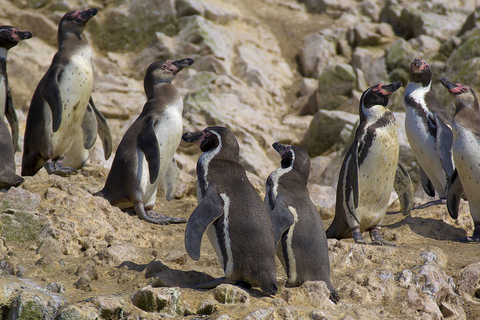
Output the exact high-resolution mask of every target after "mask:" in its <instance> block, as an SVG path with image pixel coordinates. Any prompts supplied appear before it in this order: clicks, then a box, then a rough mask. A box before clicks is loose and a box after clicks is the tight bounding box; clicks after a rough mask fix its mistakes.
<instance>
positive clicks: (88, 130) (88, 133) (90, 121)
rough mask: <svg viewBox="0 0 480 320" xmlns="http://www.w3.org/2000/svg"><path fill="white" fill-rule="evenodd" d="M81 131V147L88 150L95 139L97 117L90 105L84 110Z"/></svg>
mask: <svg viewBox="0 0 480 320" xmlns="http://www.w3.org/2000/svg"><path fill="white" fill-rule="evenodd" d="M82 132H83V147H84V148H85V149H87V150H90V149H91V148H92V147H93V145H94V144H95V141H97V119H96V118H95V114H94V112H93V109H92V107H90V105H88V106H87V110H85V115H84V116H83V120H82Z"/></svg>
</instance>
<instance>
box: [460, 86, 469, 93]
mask: <svg viewBox="0 0 480 320" xmlns="http://www.w3.org/2000/svg"><path fill="white" fill-rule="evenodd" d="M460 91H462V92H468V88H467V87H462V88H461V89H460Z"/></svg>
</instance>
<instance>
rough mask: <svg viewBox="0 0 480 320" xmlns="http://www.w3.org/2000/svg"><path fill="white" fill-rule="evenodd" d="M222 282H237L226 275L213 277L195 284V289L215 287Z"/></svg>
mask: <svg viewBox="0 0 480 320" xmlns="http://www.w3.org/2000/svg"><path fill="white" fill-rule="evenodd" d="M221 284H235V283H234V282H233V281H230V280H227V279H226V278H225V277H222V278H217V279H213V280H210V281H207V282H202V283H198V284H196V285H194V286H193V287H192V288H193V289H213V288H216V287H218V286H219V285H221Z"/></svg>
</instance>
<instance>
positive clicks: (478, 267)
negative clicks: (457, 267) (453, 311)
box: [458, 262, 480, 304]
mask: <svg viewBox="0 0 480 320" xmlns="http://www.w3.org/2000/svg"><path fill="white" fill-rule="evenodd" d="M458 294H460V295H461V296H462V297H464V298H466V299H468V300H469V301H474V302H475V303H476V304H479V302H478V299H480V262H477V263H472V264H469V265H468V266H466V267H465V268H463V269H462V271H461V272H460V277H459V279H458Z"/></svg>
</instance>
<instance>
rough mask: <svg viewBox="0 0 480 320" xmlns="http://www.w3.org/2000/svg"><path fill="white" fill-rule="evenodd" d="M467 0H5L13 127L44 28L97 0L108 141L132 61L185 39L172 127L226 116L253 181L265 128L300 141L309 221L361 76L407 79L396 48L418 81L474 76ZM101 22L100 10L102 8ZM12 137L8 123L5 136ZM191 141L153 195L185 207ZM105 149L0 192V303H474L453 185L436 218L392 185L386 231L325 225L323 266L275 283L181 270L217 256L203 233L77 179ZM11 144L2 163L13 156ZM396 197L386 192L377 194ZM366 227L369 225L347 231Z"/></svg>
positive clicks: (440, 309)
mask: <svg viewBox="0 0 480 320" xmlns="http://www.w3.org/2000/svg"><path fill="white" fill-rule="evenodd" d="M476 5H478V4H477V3H476V2H475V1H469V0H464V1H461V0H457V1H449V2H442V1H431V2H421V3H417V2H416V1H393V0H392V1H387V2H386V3H384V2H383V1H373V0H366V1H353V0H351V1H342V2H341V3H337V1H327V0H322V1H308V0H305V1H303V2H296V1H293V0H292V1H277V0H265V1H257V0H244V1H233V0H232V1H230V0H227V1H217V0H205V1H196V0H176V1H171V0H164V1H135V0H124V1H117V0H101V1H83V0H77V1H68V2H65V1H52V0H37V1H23V0H9V1H2V2H1V3H0V21H1V24H10V25H14V26H17V27H19V28H20V29H21V30H29V31H32V32H33V34H34V38H32V39H30V40H27V41H24V42H22V43H20V44H19V45H18V46H17V47H15V48H13V49H12V50H11V51H10V53H9V58H8V73H9V80H10V87H11V89H12V93H13V97H14V103H15V106H16V109H17V110H18V111H17V112H18V117H19V119H20V127H21V131H22V132H23V130H24V125H25V118H26V114H27V111H28V106H29V103H30V99H31V96H32V94H33V90H34V89H35V87H36V85H37V83H38V81H39V80H40V78H41V77H42V75H43V73H44V72H45V70H46V69H47V68H48V66H49V64H50V62H51V58H52V56H53V54H54V53H55V51H56V48H55V46H56V28H57V24H58V21H59V19H60V18H61V17H62V15H63V14H64V13H65V12H67V11H69V10H72V9H76V8H86V7H91V6H96V7H98V8H99V13H98V14H97V16H96V17H95V18H94V19H92V21H91V22H89V26H88V27H87V34H88V36H89V39H90V42H91V43H92V46H93V47H94V50H95V57H94V65H95V87H94V92H93V98H94V100H95V102H96V105H97V107H98V108H99V109H100V110H101V111H102V112H103V113H104V114H105V116H106V117H107V120H108V123H109V125H110V127H111V130H112V134H113V139H114V150H115V148H116V146H117V145H118V143H119V141H120V139H121V137H122V135H123V133H124V132H125V130H126V129H127V128H128V126H129V125H130V124H131V123H132V121H133V120H134V119H135V117H136V116H137V115H138V114H139V113H140V111H141V107H142V106H143V104H144V102H145V97H144V93H143V85H142V77H143V72H144V71H145V69H146V67H147V66H148V64H150V63H151V62H152V61H155V60H157V59H161V58H167V57H168V58H183V57H192V58H194V59H195V64H194V65H193V66H192V67H190V68H188V69H186V70H184V71H182V73H180V74H179V76H178V77H177V79H176V80H175V85H176V86H177V88H178V89H179V90H180V92H181V94H182V95H183V96H184V101H185V108H184V127H185V131H193V130H195V131H196V130H201V129H203V128H204V127H205V126H208V125H224V126H228V127H229V128H231V129H232V131H233V132H234V133H235V135H236V136H237V138H238V140H239V142H240V148H241V161H242V164H243V165H244V166H245V168H246V169H247V172H248V175H249V178H250V179H251V181H252V183H253V184H254V186H255V187H256V188H257V190H258V191H259V193H260V194H261V195H262V196H263V195H264V181H265V179H266V178H267V176H268V174H269V173H270V172H271V171H272V170H274V169H275V168H276V167H277V166H278V165H279V160H280V159H279V157H278V154H277V153H276V152H275V151H274V150H273V149H272V148H271V147H270V145H271V144H272V143H273V142H275V141H281V142H283V143H292V144H296V145H302V146H303V147H304V148H305V149H307V150H308V151H309V154H310V156H311V157H312V172H311V177H310V181H309V189H310V192H311V196H312V199H313V201H314V202H315V204H316V205H318V207H319V210H320V214H321V216H322V219H324V223H325V227H328V225H329V224H330V223H331V220H332V217H333V211H332V206H333V205H334V203H335V185H336V176H337V175H338V170H339V164H340V163H341V161H342V157H343V155H342V152H343V149H344V147H345V145H346V144H347V143H348V140H349V136H350V134H351V132H352V130H353V128H354V126H355V122H356V121H357V119H358V116H357V115H356V113H357V108H358V98H359V96H360V94H361V92H362V91H363V90H364V89H365V88H367V87H368V86H370V85H373V84H376V83H378V82H393V81H396V80H401V81H402V82H403V83H404V84H406V83H407V81H408V75H407V70H408V67H409V64H410V62H411V61H412V60H413V58H421V59H425V60H427V61H428V62H429V63H430V65H431V67H432V70H433V71H434V74H435V77H436V78H435V80H434V81H435V82H434V85H433V87H434V90H435V92H436V93H437V95H438V96H439V98H440V100H441V101H442V102H444V104H445V108H447V110H449V111H450V112H451V111H452V110H453V107H452V104H451V102H450V100H449V97H448V96H447V94H446V92H444V91H445V90H444V89H443V88H442V87H441V85H440V84H439V83H438V82H437V81H436V79H437V78H438V77H439V76H441V75H443V76H447V77H448V78H449V79H450V80H451V81H452V82H453V81H455V82H457V81H460V82H463V83H466V84H468V85H470V86H472V87H474V88H475V89H477V90H478V89H479V88H480V83H479V82H478V81H479V80H478V79H480V78H479V77H478V71H477V70H478V68H476V65H477V64H478V58H477V57H478V56H480V37H479V36H478V35H479V34H480V31H478V30H479V28H478V24H477V17H478V11H475V7H476ZM112 22H113V23H112ZM402 99H403V91H399V92H398V93H395V94H394V97H393V99H392V103H391V108H392V109H393V110H394V111H395V116H396V118H397V122H398V126H399V134H400V144H401V160H402V162H403V163H405V165H406V166H407V168H408V169H409V171H410V174H411V176H412V179H413V180H414V182H415V184H416V196H417V199H416V202H417V204H419V203H423V202H425V201H428V200H430V198H428V197H426V196H425V195H424V193H423V191H422V190H421V187H419V185H418V165H417V164H416V161H415V158H414V157H413V155H412V153H411V151H410V149H409V146H408V141H407V140H406V138H405V133H404V130H403V119H404V114H403V112H402V111H403V107H402ZM22 139H23V137H22ZM198 156H199V151H198V150H197V149H196V148H195V147H193V146H188V145H186V144H185V145H184V144H183V143H182V144H181V145H180V148H179V150H178V153H177V156H176V158H177V162H178V164H179V167H180V169H181V176H180V185H179V190H178V192H177V195H176V197H175V199H173V200H172V201H170V202H167V201H166V200H164V197H163V195H162V192H163V191H162V190H160V192H159V194H158V197H157V204H156V208H155V209H156V210H157V211H158V212H160V213H164V214H168V215H172V216H178V217H184V218H188V217H189V215H190V213H191V212H192V211H193V209H194V208H195V206H196V198H195V174H194V170H195V162H196V160H197V159H198ZM112 159H113V156H112V157H111V158H110V159H109V160H107V161H105V160H104V159H103V151H102V148H101V143H100V142H99V141H97V144H96V146H95V148H94V150H92V153H91V162H90V163H89V164H88V165H87V166H86V167H85V168H84V169H83V170H82V172H81V174H78V175H75V176H72V177H68V178H61V177H57V176H48V175H47V174H46V172H45V171H44V170H43V169H42V170H41V171H40V172H39V173H38V174H37V175H36V176H34V177H26V179H25V182H24V183H23V184H22V185H21V186H20V187H19V188H13V189H10V190H9V191H8V192H7V190H3V192H2V193H0V227H1V239H0V275H1V277H0V282H1V285H2V288H3V290H1V291H0V305H1V308H0V315H1V317H0V318H1V319H96V318H99V319H160V318H182V317H188V318H209V319H230V318H231V319H236V318H240V319H263V318H269V319H297V318H304V319H309V318H310V319H442V318H446V319H478V318H480V255H479V252H480V247H479V246H478V244H465V243H458V242H455V241H453V240H454V239H455V238H456V237H458V236H464V235H467V234H471V232H472V230H473V223H472V220H471V217H470V214H469V209H468V203H467V202H462V204H461V210H460V216H459V218H458V219H457V220H453V219H451V218H450V217H449V216H448V213H447V210H446V208H445V206H442V205H439V206H433V207H429V208H427V209H422V210H414V211H413V212H412V213H411V215H409V216H407V217H404V216H402V214H400V213H396V212H397V211H398V210H399V205H398V201H393V202H392V204H391V206H390V208H389V211H390V212H389V214H388V215H387V218H386V221H385V223H384V225H385V227H384V228H383V229H382V232H383V236H384V237H385V238H386V239H387V240H391V241H394V242H395V243H397V244H398V245H399V247H398V248H393V247H377V246H361V245H356V244H354V243H353V241H352V240H348V239H347V240H342V241H337V240H329V255H330V261H331V269H332V281H333V283H334V285H335V286H336V288H337V291H338V293H339V295H340V298H341V300H340V302H339V303H338V304H336V305H335V304H333V303H332V302H331V301H330V300H328V291H327V289H326V287H325V284H324V283H323V282H311V283H306V284H304V285H303V286H301V287H299V288H283V286H282V285H281V284H282V280H281V278H282V277H284V276H285V274H284V272H283V269H282V267H281V265H280V263H278V268H277V270H278V277H279V284H280V285H281V290H280V292H279V293H278V294H277V295H276V296H275V297H267V296H264V295H263V294H262V293H261V292H260V291H259V290H257V289H258V288H253V289H249V290H243V289H241V288H238V287H235V286H229V285H224V286H221V287H218V288H217V289H214V290H209V291H205V290H193V289H190V287H191V286H192V284H194V283H197V282H202V281H207V280H209V279H211V278H212V277H220V276H222V275H223V271H222V269H221V267H220V265H219V263H218V261H217V258H216V256H215V254H214V251H213V248H212V247H211V245H210V244H209V243H208V241H207V240H206V239H204V243H202V256H201V259H200V260H199V261H194V260H192V259H191V258H190V257H188V255H187V254H186V252H185V248H184V228H185V225H170V226H159V225H152V224H148V223H145V222H143V221H140V220H139V219H138V218H137V217H136V216H135V215H130V214H128V213H126V212H122V211H120V210H119V209H117V208H115V207H112V206H111V205H110V204H109V203H108V202H106V201H105V200H103V199H101V198H97V197H93V196H92V195H91V194H92V193H94V192H96V191H98V190H100V189H101V188H102V187H103V184H104V181H105V179H106V176H107V173H108V170H109V168H110V164H111V161H112ZM20 160H21V152H19V153H17V158H16V163H17V165H19V164H20ZM394 199H395V197H394V196H392V200H394ZM364 236H365V237H366V238H367V239H368V235H367V234H365V235H364Z"/></svg>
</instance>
